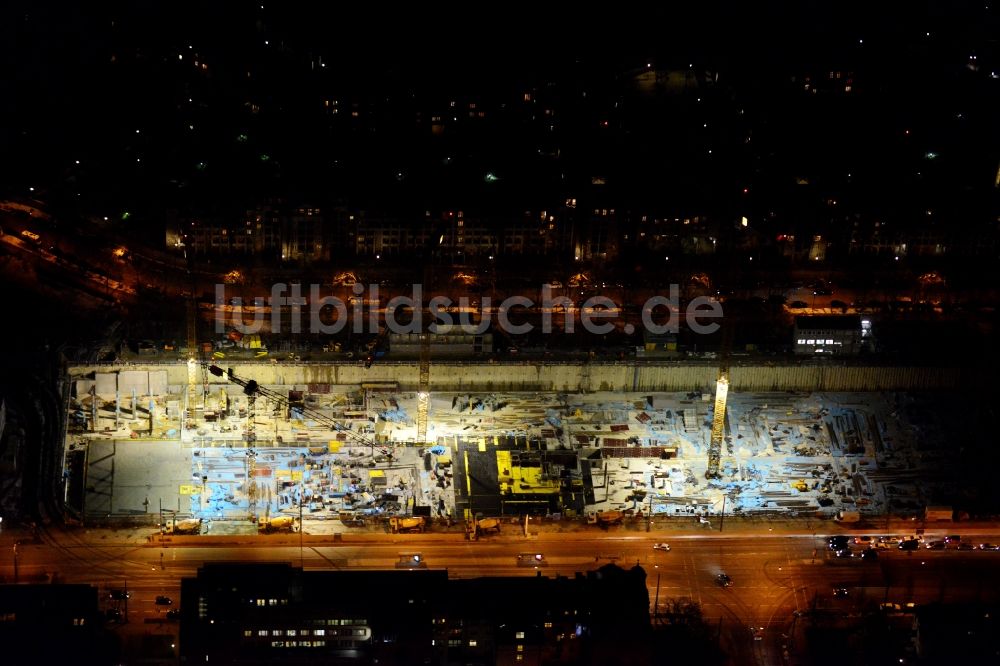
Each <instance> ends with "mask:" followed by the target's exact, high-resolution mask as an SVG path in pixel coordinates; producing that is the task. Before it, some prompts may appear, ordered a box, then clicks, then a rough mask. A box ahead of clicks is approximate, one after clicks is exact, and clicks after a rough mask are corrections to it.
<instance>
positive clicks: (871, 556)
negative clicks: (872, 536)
mask: <svg viewBox="0 0 1000 666" xmlns="http://www.w3.org/2000/svg"><path fill="white" fill-rule="evenodd" d="M861 559H863V560H877V559H878V551H877V550H875V549H874V548H866V549H865V550H863V551H861Z"/></svg>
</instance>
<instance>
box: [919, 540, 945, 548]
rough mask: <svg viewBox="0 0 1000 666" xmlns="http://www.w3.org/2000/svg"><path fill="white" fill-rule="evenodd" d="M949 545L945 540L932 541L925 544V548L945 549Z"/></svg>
mask: <svg viewBox="0 0 1000 666" xmlns="http://www.w3.org/2000/svg"><path fill="white" fill-rule="evenodd" d="M947 547H948V544H946V543H945V542H944V541H931V542H930V543H928V544H927V545H926V546H925V548H927V549H928V550H944V549H945V548H947Z"/></svg>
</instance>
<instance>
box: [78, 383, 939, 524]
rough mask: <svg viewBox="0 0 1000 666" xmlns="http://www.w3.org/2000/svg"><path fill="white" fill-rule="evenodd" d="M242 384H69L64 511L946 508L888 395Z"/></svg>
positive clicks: (211, 517)
mask: <svg viewBox="0 0 1000 666" xmlns="http://www.w3.org/2000/svg"><path fill="white" fill-rule="evenodd" d="M88 370H89V371H88ZM251 371H252V367H251V366H249V365H243V366H240V367H238V368H237V369H236V370H228V371H224V370H223V369H221V368H216V369H215V371H214V372H215V373H216V374H213V371H212V370H211V369H210V368H209V367H208V366H207V365H205V366H198V367H191V366H189V367H188V368H184V369H183V372H181V373H180V374H178V373H173V374H172V375H171V373H170V372H168V370H167V369H155V368H151V369H143V370H137V369H136V370H134V369H129V368H126V367H123V368H120V369H118V371H117V372H112V371H99V370H90V369H86V368H81V369H79V371H77V373H76V374H74V377H75V381H74V382H73V391H72V397H71V398H70V404H69V417H70V418H69V428H68V433H67V447H66V449H67V454H66V461H67V464H66V474H65V477H66V494H67V504H68V506H70V507H71V508H73V509H74V510H76V511H78V513H79V517H80V518H81V519H83V520H91V521H95V520H103V519H108V518H113V519H114V518H129V517H131V518H133V519H138V520H144V521H146V522H149V523H155V522H161V521H164V522H168V521H172V520H173V519H174V518H175V517H176V518H178V519H192V518H193V519H200V520H201V521H202V523H203V525H204V527H202V528H201V529H202V530H204V531H210V530H225V529H237V530H240V529H242V530H247V531H252V530H256V529H260V530H261V531H267V529H269V528H271V527H275V529H277V527H278V526H280V527H281V528H288V529H295V528H296V527H297V525H298V519H299V516H300V514H301V518H302V519H303V520H304V525H305V528H306V530H307V531H312V532H317V531H324V530H334V531H337V530H343V529H351V528H354V527H361V526H364V525H372V524H378V523H379V522H381V521H384V520H386V519H387V518H388V517H390V516H395V515H400V516H403V515H406V516H409V515H419V516H424V517H426V518H427V519H437V518H440V519H447V518H452V519H456V520H461V519H463V518H467V517H469V516H472V515H482V516H501V515H502V516H515V515H521V514H524V513H531V514H560V515H562V516H564V517H578V518H581V519H582V518H583V517H584V516H591V517H592V516H593V515H594V514H595V512H603V511H622V512H624V513H625V514H626V515H628V514H632V515H649V514H650V513H652V514H653V515H654V516H657V517H675V516H676V517H680V516H686V517H695V516H714V515H718V514H720V513H721V512H723V511H725V513H726V515H732V514H741V513H742V514H747V513H762V512H766V513H769V514H782V515H808V516H824V517H832V516H834V515H836V514H837V512H838V511H846V512H853V511H859V512H860V513H861V514H862V515H864V514H868V515H880V514H883V513H885V512H886V511H890V512H892V513H894V514H900V515H913V514H916V513H919V512H920V511H921V510H922V509H923V508H924V507H925V506H927V505H931V504H940V503H942V502H947V501H948V500H947V498H948V497H949V496H950V495H951V494H952V493H953V492H954V485H953V483H952V482H951V481H950V480H949V475H948V474H947V464H946V461H947V455H946V448H945V446H946V441H945V440H946V437H945V435H944V431H945V427H944V424H938V423H936V422H933V420H931V419H930V417H928V416H927V413H928V410H926V409H924V406H923V405H922V403H921V399H918V398H914V397H912V396H910V395H908V394H904V393H805V392H796V393H792V392H752V393H751V392H747V393H740V392H737V391H733V390H732V389H730V390H729V393H728V396H727V398H728V399H727V402H726V404H727V409H726V413H725V418H724V419H722V420H721V421H719V420H716V419H714V417H715V414H714V413H713V412H714V411H715V405H716V404H718V401H717V400H716V396H715V395H713V394H711V393H701V392H686V393H685V392H680V393H679V392H648V391H646V392H611V391H597V392H555V391H522V392H442V391H435V392H423V391H415V390H408V391H407V390H400V388H399V387H398V386H397V385H395V384H394V383H393V382H386V381H381V382H372V383H363V384H350V385H346V384H345V385H340V384H298V385H291V384H269V385H257V383H256V382H255V381H253V380H249V379H246V378H245V377H244V373H245V374H246V376H249V375H250V374H251ZM73 372H74V370H73V369H71V373H73ZM168 376H174V377H186V378H188V379H189V380H190V382H189V383H188V384H185V383H184V381H183V380H182V381H180V382H178V383H176V384H171V383H170V381H168ZM421 394H423V396H421ZM422 400H423V402H424V403H425V405H426V415H427V416H426V419H427V420H426V423H425V424H421V422H420V421H421V418H420V412H421V402H422ZM713 420H715V422H716V425H717V426H721V427H724V430H722V431H720V432H721V433H722V439H721V444H720V446H719V451H718V454H719V458H718V474H717V475H713V474H710V473H709V472H710V470H709V464H710V450H711V446H710V444H711V441H712V431H713ZM251 424H252V428H249V429H248V426H249V425H251ZM422 428H425V429H426V436H425V437H419V434H420V430H421V429H422ZM717 429H718V428H717ZM418 439H423V440H424V441H418ZM921 469H924V470H927V469H933V470H934V471H935V474H933V475H928V474H923V475H921V473H920V470H921ZM922 476H923V477H926V478H932V479H938V481H926V480H919V479H920V478H921V477H922ZM278 519H284V522H282V521H281V520H278ZM255 524H256V527H255Z"/></svg>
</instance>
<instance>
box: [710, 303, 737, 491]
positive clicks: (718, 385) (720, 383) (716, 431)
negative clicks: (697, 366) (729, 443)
mask: <svg viewBox="0 0 1000 666" xmlns="http://www.w3.org/2000/svg"><path fill="white" fill-rule="evenodd" d="M733 332H734V329H733V325H732V322H729V323H728V324H726V323H723V330H722V348H721V350H720V352H719V376H718V379H717V380H716V382H715V407H714V411H713V413H712V437H711V439H710V440H709V443H708V469H706V470H705V478H706V479H718V478H720V477H721V476H722V475H721V474H720V473H719V465H720V463H721V461H722V445H723V443H724V442H725V440H726V400H727V398H728V397H729V353H730V350H731V349H732V346H733Z"/></svg>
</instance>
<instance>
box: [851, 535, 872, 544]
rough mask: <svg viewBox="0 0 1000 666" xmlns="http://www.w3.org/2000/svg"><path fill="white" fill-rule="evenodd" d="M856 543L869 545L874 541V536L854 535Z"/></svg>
mask: <svg viewBox="0 0 1000 666" xmlns="http://www.w3.org/2000/svg"><path fill="white" fill-rule="evenodd" d="M854 543H857V544H861V545H862V546H868V545H871V543H872V538H871V537H870V536H856V537H854Z"/></svg>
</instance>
